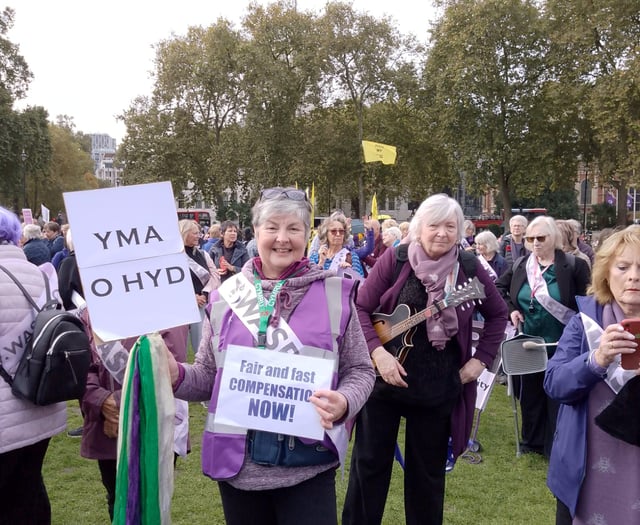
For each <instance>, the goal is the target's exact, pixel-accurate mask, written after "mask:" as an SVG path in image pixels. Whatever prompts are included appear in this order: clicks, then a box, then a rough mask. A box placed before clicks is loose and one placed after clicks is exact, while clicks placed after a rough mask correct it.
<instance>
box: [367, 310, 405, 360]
mask: <svg viewBox="0 0 640 525" xmlns="http://www.w3.org/2000/svg"><path fill="white" fill-rule="evenodd" d="M410 316H411V310H410V308H409V307H408V306H407V305H406V304H399V305H398V306H397V307H396V309H395V310H394V311H393V312H392V313H391V314H373V315H372V316H371V324H373V328H374V329H375V331H376V333H377V334H378V337H379V338H380V341H381V342H382V344H383V346H384V347H385V349H386V350H387V351H388V352H390V353H391V354H392V355H393V356H394V357H395V358H396V359H397V360H398V361H399V362H400V364H402V363H403V362H404V360H405V358H406V356H407V353H408V352H409V350H410V349H411V348H412V347H413V335H414V334H415V332H416V329H415V328H410V329H409V330H407V331H405V332H403V333H401V334H399V335H397V336H395V337H394V336H393V334H392V328H393V327H394V326H396V325H398V324H399V323H402V322H403V321H406V320H407V319H409V317H410Z"/></svg>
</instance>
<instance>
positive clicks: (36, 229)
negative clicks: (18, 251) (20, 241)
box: [22, 224, 42, 241]
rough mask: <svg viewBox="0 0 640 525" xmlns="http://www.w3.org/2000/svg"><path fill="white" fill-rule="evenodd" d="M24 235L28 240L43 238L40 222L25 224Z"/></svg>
mask: <svg viewBox="0 0 640 525" xmlns="http://www.w3.org/2000/svg"><path fill="white" fill-rule="evenodd" d="M22 236H23V237H24V238H25V239H27V240H28V241H30V240H31V239H42V229H41V228H40V225H39V224H25V225H24V227H23V228H22Z"/></svg>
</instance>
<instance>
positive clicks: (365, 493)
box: [342, 194, 507, 525]
mask: <svg viewBox="0 0 640 525" xmlns="http://www.w3.org/2000/svg"><path fill="white" fill-rule="evenodd" d="M463 222H464V217H463V214H462V208H461V207H460V205H459V204H458V203H457V202H456V201H455V200H454V199H451V198H450V197H448V196H446V195H443V194H439V195H433V196H431V197H429V198H428V199H426V200H425V201H424V202H423V203H422V204H421V205H420V207H419V208H418V210H417V211H416V214H415V216H414V218H413V220H412V221H411V225H410V227H409V235H408V238H409V244H408V245H407V244H400V245H399V246H398V247H397V248H395V249H394V248H391V249H389V250H387V251H386V252H385V253H384V255H383V256H382V257H381V258H380V259H378V262H377V263H376V265H375V266H374V267H373V269H372V270H371V272H370V274H369V276H368V277H367V279H366V280H365V281H364V284H363V285H361V286H360V288H359V290H358V297H357V300H356V307H357V309H358V318H359V319H360V323H361V324H362V328H363V331H364V334H365V338H366V339H367V346H368V348H369V352H370V354H371V358H372V359H373V362H374V364H375V366H376V368H377V371H378V374H379V377H378V378H377V379H376V384H375V386H374V390H373V393H372V394H371V396H370V397H369V400H368V401H367V403H366V405H365V406H364V408H363V409H362V411H361V413H360V414H359V415H358V418H357V421H356V431H355V444H354V448H353V453H352V456H351V472H350V476H349V487H348V490H347V495H346V498H345V504H344V510H343V513H342V523H343V524H344V525H360V524H363V523H367V524H379V523H381V522H382V516H383V513H384V507H385V502H386V498H387V493H388V489H389V481H390V479H391V470H392V466H393V460H394V451H395V446H396V440H397V436H398V429H399V426H400V420H401V418H403V417H404V418H405V420H406V433H405V450H404V457H405V471H404V500H405V519H406V523H407V524H412V525H413V524H418V523H420V524H425V523H426V524H441V523H442V520H443V509H444V493H445V464H446V461H447V448H448V443H449V438H450V437H451V444H452V453H453V455H454V458H456V457H457V456H458V455H459V454H461V453H462V452H463V451H464V450H465V449H466V447H467V443H468V439H469V436H470V433H471V428H472V424H473V414H474V408H475V398H476V392H477V387H476V379H477V378H478V376H479V375H480V374H481V373H482V371H483V370H484V368H485V367H486V366H490V365H491V364H492V362H493V359H494V357H495V355H496V353H497V351H498V346H499V344H500V342H501V341H502V337H503V333H504V328H505V325H506V323H507V308H506V305H505V304H504V301H503V300H502V298H501V297H500V295H499V293H498V291H497V290H496V288H495V286H494V284H493V281H492V280H491V278H490V277H489V275H488V274H487V272H486V271H485V270H484V269H483V268H482V266H481V265H480V263H479V262H478V260H477V258H476V257H475V255H473V254H471V253H468V252H466V251H464V250H463V249H461V248H460V241H461V239H462V235H463V234H464V229H463ZM473 275H475V276H476V277H477V279H478V280H479V281H480V283H481V284H482V285H483V286H484V294H485V295H486V298H484V299H483V300H482V304H481V305H479V306H478V307H477V308H478V309H479V311H480V312H481V313H482V315H483V316H484V317H485V326H484V334H483V337H482V339H481V340H480V341H479V343H478V346H477V349H476V352H475V354H474V356H473V357H472V356H471V348H472V346H471V339H472V321H473V314H474V310H475V308H462V306H459V307H456V306H451V307H446V306H445V305H444V304H443V303H442V300H443V299H445V298H446V297H448V298H452V297H453V294H454V293H455V290H457V289H458V286H459V285H462V284H464V283H466V282H467V280H468V279H469V278H470V277H471V276H473ZM467 301H468V300H467ZM467 301H465V303H466V304H470V303H468V302H467ZM399 305H404V307H407V308H408V312H407V315H416V314H417V313H422V316H417V317H418V319H419V320H418V321H417V324H416V325H415V328H414V330H415V333H413V334H411V333H407V332H405V333H404V334H401V336H399V337H403V338H404V339H403V341H402V342H401V343H399V344H398V345H399V346H403V347H404V348H403V349H406V350H407V351H406V352H405V353H404V358H403V360H402V362H401V360H399V359H398V358H397V357H396V355H395V353H394V352H393V348H390V349H389V350H388V349H387V348H385V347H384V346H383V344H382V342H381V337H382V336H381V335H380V334H379V333H378V331H377V330H376V328H374V324H373V322H372V320H371V315H372V314H373V313H374V312H376V313H377V314H391V313H392V312H394V311H395V309H396V307H398V306H399ZM425 318H426V319H425ZM400 322H402V321H401V320H400ZM376 324H378V319H377V318H376ZM394 341H395V340H392V341H391V343H393V342H394ZM398 355H399V354H398Z"/></svg>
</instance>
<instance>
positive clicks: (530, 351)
mask: <svg viewBox="0 0 640 525" xmlns="http://www.w3.org/2000/svg"><path fill="white" fill-rule="evenodd" d="M526 341H531V342H533V343H542V344H544V342H545V341H544V339H543V338H542V337H538V336H531V335H526V334H518V335H516V336H515V337H513V338H512V339H508V340H506V341H504V342H503V343H502V345H501V354H502V368H503V370H504V373H505V374H506V375H507V385H508V390H507V393H509V394H510V395H511V399H512V401H513V421H514V428H515V436H516V456H517V457H519V456H521V455H522V452H521V450H520V429H519V425H518V403H517V401H516V396H515V392H514V391H513V380H512V377H513V376H515V375H528V374H535V373H538V372H544V371H545V370H546V369H547V361H548V359H549V358H548V355H547V348H546V347H545V346H539V347H535V348H527V349H525V348H523V347H522V344H523V343H524V342H526Z"/></svg>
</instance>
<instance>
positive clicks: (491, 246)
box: [476, 230, 500, 253]
mask: <svg viewBox="0 0 640 525" xmlns="http://www.w3.org/2000/svg"><path fill="white" fill-rule="evenodd" d="M476 244H482V245H483V246H486V247H487V251H488V252H489V253H496V252H497V251H498V249H499V248H500V246H499V245H498V239H497V238H496V236H495V235H494V234H493V232H492V231H491V230H484V231H481V232H480V233H479V234H478V235H476Z"/></svg>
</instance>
